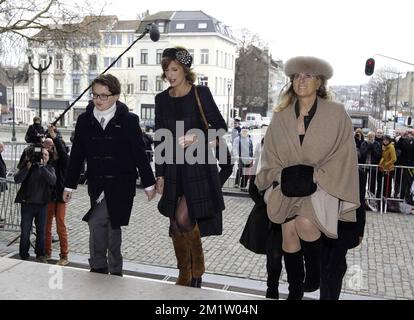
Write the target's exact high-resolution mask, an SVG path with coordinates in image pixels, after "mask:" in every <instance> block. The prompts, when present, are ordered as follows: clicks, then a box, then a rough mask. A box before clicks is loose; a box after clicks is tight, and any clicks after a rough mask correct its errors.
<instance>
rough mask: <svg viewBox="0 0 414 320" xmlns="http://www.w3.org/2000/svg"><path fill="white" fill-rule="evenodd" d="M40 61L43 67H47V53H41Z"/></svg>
mask: <svg viewBox="0 0 414 320" xmlns="http://www.w3.org/2000/svg"><path fill="white" fill-rule="evenodd" d="M39 62H40V65H41V66H42V68H45V67H46V65H47V56H46V55H45V54H41V55H40V56H39Z"/></svg>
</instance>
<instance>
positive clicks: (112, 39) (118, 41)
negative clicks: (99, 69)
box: [104, 33, 122, 46]
mask: <svg viewBox="0 0 414 320" xmlns="http://www.w3.org/2000/svg"><path fill="white" fill-rule="evenodd" d="M104 41H105V45H107V46H117V45H119V46H120V45H122V34H118V33H112V34H111V33H107V34H105V36H104Z"/></svg>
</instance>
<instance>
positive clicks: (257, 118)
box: [246, 113, 262, 129]
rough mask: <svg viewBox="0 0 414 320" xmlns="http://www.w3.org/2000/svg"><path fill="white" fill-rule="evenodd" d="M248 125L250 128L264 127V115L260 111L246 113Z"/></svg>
mask: <svg viewBox="0 0 414 320" xmlns="http://www.w3.org/2000/svg"><path fill="white" fill-rule="evenodd" d="M246 125H247V127H248V128H249V129H257V128H261V127H262V115H261V114H260V113H248V114H246Z"/></svg>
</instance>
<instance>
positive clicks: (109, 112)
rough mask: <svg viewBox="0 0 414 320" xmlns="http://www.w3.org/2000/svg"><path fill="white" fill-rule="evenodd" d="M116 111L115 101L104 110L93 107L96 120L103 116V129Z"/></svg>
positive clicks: (99, 120)
mask: <svg viewBox="0 0 414 320" xmlns="http://www.w3.org/2000/svg"><path fill="white" fill-rule="evenodd" d="M115 112H116V102H115V103H114V104H113V105H112V107H110V108H109V109H106V110H104V111H101V110H98V109H97V108H96V107H94V108H93V115H94V117H95V118H96V120H98V122H99V123H100V122H101V118H102V117H103V118H105V122H104V125H103V129H104V130H105V128H106V125H107V124H108V123H109V121H110V120H111V119H112V118H113V117H114V116H115Z"/></svg>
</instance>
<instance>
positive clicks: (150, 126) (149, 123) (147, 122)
mask: <svg viewBox="0 0 414 320" xmlns="http://www.w3.org/2000/svg"><path fill="white" fill-rule="evenodd" d="M140 124H141V127H144V126H145V131H146V132H153V131H154V130H155V121H154V119H141V121H140Z"/></svg>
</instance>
